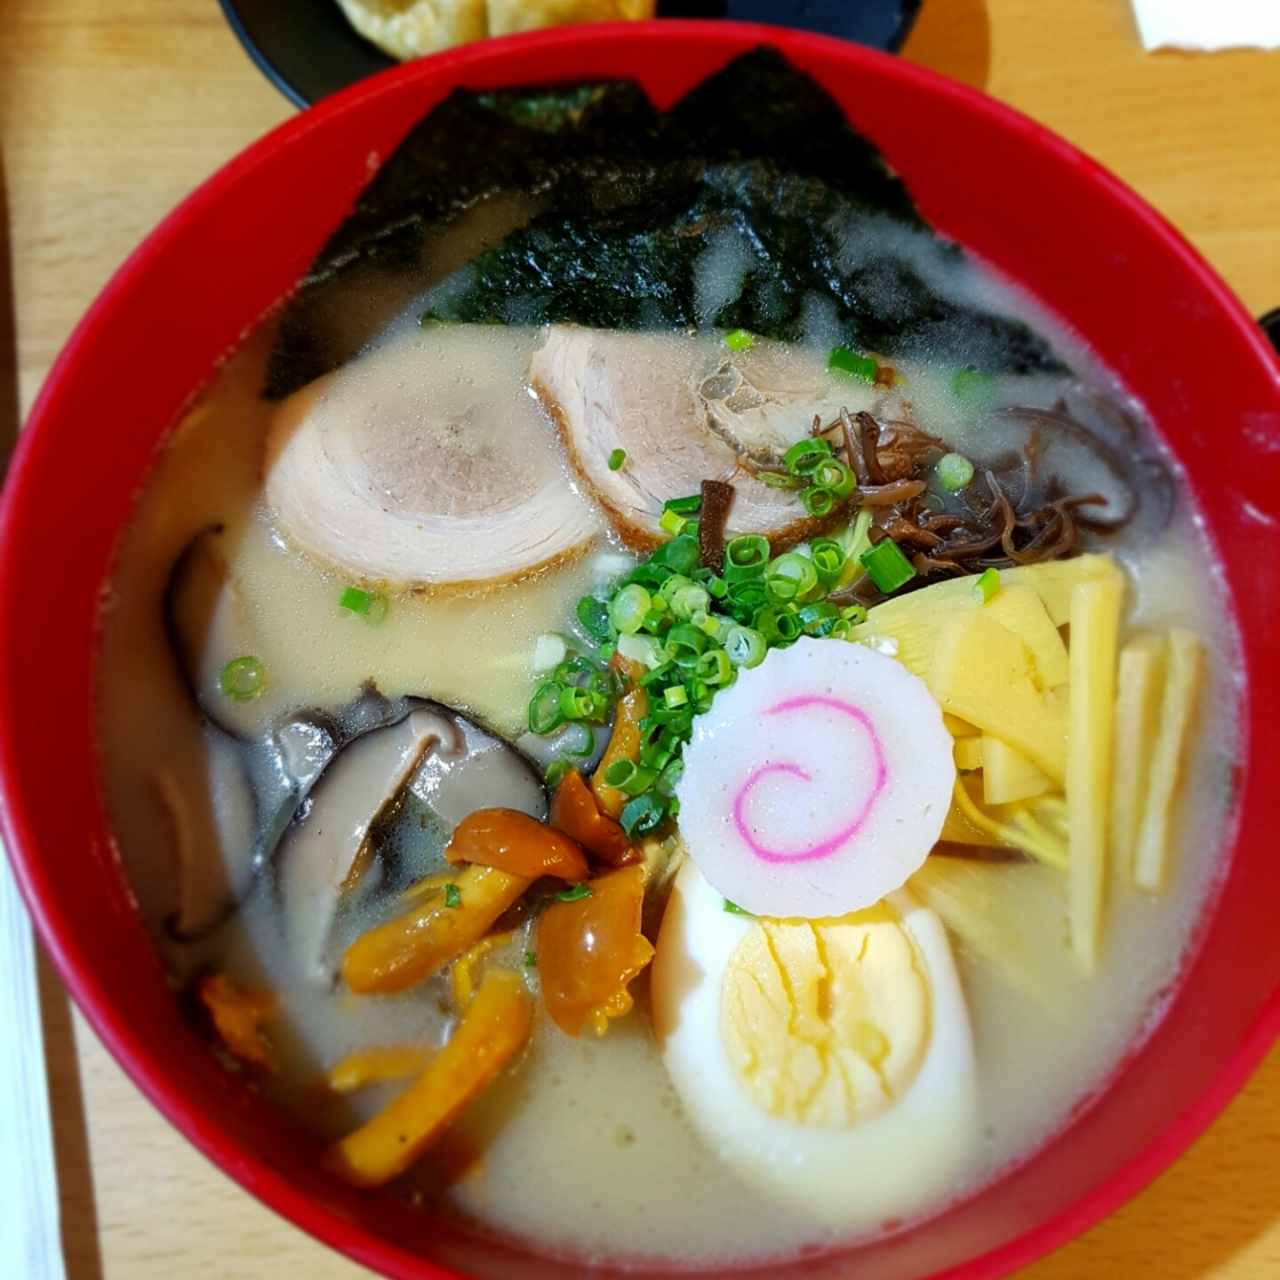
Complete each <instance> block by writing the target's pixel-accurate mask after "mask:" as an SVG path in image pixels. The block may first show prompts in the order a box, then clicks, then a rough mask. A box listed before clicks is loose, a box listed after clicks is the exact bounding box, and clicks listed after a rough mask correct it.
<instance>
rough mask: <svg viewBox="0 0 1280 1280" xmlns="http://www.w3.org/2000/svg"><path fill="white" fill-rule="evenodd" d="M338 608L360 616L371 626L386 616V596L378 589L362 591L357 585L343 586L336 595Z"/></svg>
mask: <svg viewBox="0 0 1280 1280" xmlns="http://www.w3.org/2000/svg"><path fill="white" fill-rule="evenodd" d="M338 608H339V609H345V610H346V611H347V612H348V613H354V614H356V615H358V616H359V617H362V618H363V619H364V620H365V621H366V622H367V623H368V624H369V625H370V626H371V627H376V626H378V625H379V624H380V623H382V622H383V621H384V620H385V618H386V616H387V609H388V605H387V597H386V596H384V595H383V594H382V593H381V592H378V591H362V590H361V589H360V588H359V587H345V588H344V589H343V591H342V594H341V595H340V596H339V597H338Z"/></svg>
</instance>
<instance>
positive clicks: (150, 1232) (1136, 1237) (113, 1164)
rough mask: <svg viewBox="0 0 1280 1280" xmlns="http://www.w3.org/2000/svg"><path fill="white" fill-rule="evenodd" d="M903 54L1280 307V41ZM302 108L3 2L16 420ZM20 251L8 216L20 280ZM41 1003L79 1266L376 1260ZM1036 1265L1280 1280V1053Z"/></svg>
mask: <svg viewBox="0 0 1280 1280" xmlns="http://www.w3.org/2000/svg"><path fill="white" fill-rule="evenodd" d="M321 2H323V0H317V3H321ZM1273 2H1275V0H1258V3H1273ZM905 55H906V56H907V57H908V58H911V59H913V60H916V61H919V62H922V63H925V64H927V65H930V66H933V67H935V68H937V69H939V70H942V71H945V72H947V73H949V74H951V75H953V76H955V77H957V78H959V79H961V80H964V81H966V82H968V83H970V84H973V85H977V86H979V87H982V88H985V89H986V90H987V91H988V92H989V93H991V94H993V95H994V96H996V97H997V98H1001V99H1003V100H1005V101H1007V102H1010V103H1012V104H1013V105H1015V106H1017V107H1018V108H1020V109H1021V110H1023V111H1024V112H1026V113H1028V114H1029V115H1031V116H1033V117H1035V118H1036V119H1038V120H1041V121H1043V122H1044V123H1046V124H1048V125H1049V126H1050V127H1052V128H1054V129H1056V130H1058V131H1059V132H1060V133H1062V134H1064V135H1065V136H1066V137H1067V138H1069V139H1071V140H1072V141H1073V142H1075V143H1077V144H1078V145H1080V146H1081V147H1083V148H1084V149H1085V150H1087V151H1089V152H1091V153H1092V154H1093V155H1094V156H1096V157H1097V158H1098V159H1099V160H1101V161H1102V162H1103V163H1104V164H1106V165H1108V166H1109V167H1110V168H1112V169H1113V170H1115V171H1116V172H1117V173H1118V174H1120V176H1121V177H1123V178H1125V179H1126V180H1127V181H1128V182H1130V183H1131V184H1132V185H1133V186H1135V187H1136V188H1137V189H1138V190H1139V191H1140V192H1141V193H1142V194H1143V195H1145V196H1146V197H1147V198H1148V199H1149V200H1150V201H1151V202H1152V203H1153V204H1154V205H1155V206H1156V207H1157V208H1159V209H1160V210H1162V211H1163V212H1164V213H1165V214H1166V215H1167V216H1168V217H1169V218H1170V219H1171V220H1172V221H1173V222H1174V223H1175V224H1176V225H1177V226H1179V227H1180V228H1181V229H1182V230H1183V231H1184V232H1185V233H1186V234H1187V235H1188V236H1189V237H1190V238H1191V240H1192V241H1194V242H1195V244H1196V245H1197V246H1198V247H1199V248H1200V249H1201V250H1202V251H1203V252H1204V254H1205V255H1206V256H1207V257H1208V258H1209V260H1210V261H1211V262H1213V263H1214V264H1215V265H1216V266H1217V268H1218V269H1219V270H1220V271H1221V272H1222V274H1223V275H1224V276H1225V277H1226V279H1227V280H1228V282H1229V283H1230V284H1231V285H1232V286H1233V287H1234V288H1235V289H1236V291H1237V292H1238V293H1239V294H1240V296H1241V297H1242V298H1243V299H1244V302H1245V304H1246V305H1247V306H1248V307H1249V308H1250V309H1251V310H1252V311H1253V312H1254V313H1255V314H1259V313H1261V312H1262V311H1264V310H1267V309H1268V308H1270V307H1273V306H1280V54H1269V55H1264V54H1260V53H1252V52H1244V51H1241V52H1230V53H1224V54H1214V55H1208V56H1192V55H1180V54H1167V53H1166V54H1158V55H1146V54H1143V53H1142V51H1141V49H1140V46H1139V44H1138V41H1137V35H1136V31H1135V29H1134V27H1133V22H1132V18H1131V16H1130V12H1129V7H1128V3H1127V0H1070V2H1069V3H1054V2H1052V0H987V2H986V3H985V4H984V3H983V0H926V4H925V13H924V16H923V18H922V20H921V22H920V25H919V26H918V27H917V29H916V32H915V34H914V35H913V36H912V39H911V41H910V42H909V44H908V46H907V48H906V50H905ZM290 113H291V108H290V107H289V106H288V105H287V104H286V103H285V102H284V101H283V100H282V99H281V98H280V97H279V96H278V95H277V93H276V91H275V90H274V89H272V88H271V87H270V86H269V85H268V84H267V82H266V81H265V80H264V79H263V78H262V77H261V76H260V75H259V74H258V72H257V71H256V70H255V69H254V67H253V66H252V65H251V64H250V62H249V61H248V59H247V58H246V57H245V56H244V54H243V53H242V52H241V50H240V49H239V47H238V46H237V45H236V43H235V41H234V39H233V37H232V36H231V34H230V32H229V30H228V29H227V27H226V25H225V24H224V22H223V20H222V17H221V15H220V13H219V11H218V8H217V5H216V4H215V2H214V0H163V2H162V3H157V2H156V0H5V3H3V4H2V5H0V197H3V199H0V212H2V211H3V210H2V206H3V203H4V202H5V201H6V200H7V205H8V225H9V232H8V246H7V247H8V256H9V257H10V259H11V263H12V267H11V272H12V293H13V296H14V302H15V311H16V325H14V327H15V328H16V339H17V390H16V395H15V392H14V388H13V385H12V373H13V370H12V368H11V367H10V365H9V363H8V361H7V357H6V356H5V355H4V354H3V352H4V348H5V346H6V345H7V343H6V341H5V339H6V336H7V332H6V331H7V330H8V329H9V327H10V326H11V325H12V324H13V319H12V317H11V316H9V315H8V314H6V312H7V308H6V307H5V306H3V302H4V294H5V290H4V288H3V287H0V431H3V432H6V433H8V432H11V431H12V430H13V429H14V427H15V425H16V419H17V416H18V415H17V412H16V410H17V406H18V405H20V406H21V410H22V411H23V412H25V409H26V407H27V406H28V405H29V404H30V402H31V399H32V397H33V396H34V394H35V392H36V390H37V388H38V387H39V384H40V381H41V379H42V378H43V376H44V374H45V372H46V370H47V368H48V366H49V363H50V361H51V360H52V359H53V357H54V355H55V354H56V353H57V350H58V348H59V347H60V346H61V344H62V342H63V340H64V339H65V338H66V336H67V334H68V333H69V331H70V329H71V327H72V325H73V324H74V323H75V321H76V319H77V317H78V316H79V315H80V313H81V311H82V310H83V309H84V307H85V306H86V304H87V303H88V302H89V301H90V299H91V298H92V297H93V295H94V294H95V293H96V292H97V291H98V289H99V288H100V287H101V285H102V284H103V283H104V281H105V280H106V279H107V276H108V274H109V273H110V272H111V271H112V270H114V268H115V267H116V265H117V264H118V263H119V262H120V260H121V259H122V258H123V257H124V255H125V254H126V253H127V252H128V251H129V250H130V249H131V248H132V247H133V245H134V244H135V243H136V242H137V241H138V240H139V238H140V237H141V236H142V235H143V234H144V233H145V232H147V231H148V230H149V229H150V228H151V227H152V226H153V225H154V223H155V222H156V221H157V220H158V219H159V218H160V217H161V216H162V215H163V214H164V213H165V212H167V211H168V209H169V208H170V207H171V206H172V205H174V204H175V203H176V202H177V201H178V200H179V199H180V198H181V197H182V196H184V195H185V194H186V193H187V192H188V191H189V190H190V189H191V188H192V187H193V186H194V185H196V183H197V182H199V181H200V180H201V179H203V178H204V177H206V176H207V175H208V174H209V173H211V172H212V171H213V169H214V168H215V167H216V166H218V165H219V164H221V163H222V162H223V161H224V160H226V159H227V158H228V157H230V156H231V155H232V154H234V153H235V152H236V151H238V150H239V149H240V148H241V147H243V146H244V145H245V144H246V143H248V142H250V141H251V140H252V139H254V138H256V137H257V136H258V135H259V134H261V133H262V132H264V131H265V130H266V129H268V128H269V127H270V126H272V125H274V124H276V123H278V122H279V121H281V120H284V119H285V118H286V117H287V116H288V115H289V114H290ZM1034 200H1035V193H1034V192H1028V216H1032V217H1033V216H1034ZM3 221H4V220H3V218H0V228H2V225H3ZM5 247H6V246H5V242H4V235H3V231H2V230H0V286H2V285H3V283H4V276H5V261H4V259H5V252H4V250H5ZM1082 252H1087V246H1082ZM43 994H44V1010H45V1017H46V1036H47V1041H48V1058H49V1075H50V1081H51V1087H52V1093H53V1099H54V1106H55V1112H56V1141H57V1146H58V1157H59V1169H60V1175H61V1180H62V1197H63V1201H62V1212H63V1216H64V1235H65V1237H66V1246H67V1257H68V1263H69V1271H70V1274H71V1276H72V1277H73V1280H97V1278H98V1277H101V1276H106V1277H109V1278H110V1280H172V1278H173V1277H180V1276H186V1275H192V1274H197V1273H198V1274H205V1275H212V1276H216V1277H219V1280H278V1278H279V1277H280V1276H282V1275H289V1276H306V1277H307V1278H308V1280H327V1278H328V1277H339V1276H343V1277H352V1276H356V1275H359V1274H361V1269H360V1268H358V1267H356V1266H354V1265H353V1264H351V1263H348V1262H346V1261H345V1260H343V1259H341V1258H339V1257H338V1256H337V1255H336V1254H333V1253H330V1252H328V1251H327V1250H326V1249H324V1248H323V1247H321V1246H320V1245H318V1244H316V1243H314V1242H313V1241H311V1240H310V1239H309V1238H307V1237H305V1236H304V1235H302V1233H300V1232H298V1231H297V1230H295V1229H294V1228H292V1227H291V1226H289V1225H288V1224H286V1223H285V1222H283V1221H281V1220H280V1219H278V1218H276V1217H275V1216H274V1215H273V1214H271V1213H270V1212H268V1211H267V1210H266V1209H264V1208H262V1207H261V1206H260V1205H259V1204H258V1203H257V1202H256V1201H254V1200H252V1199H251V1198H250V1197H249V1196H247V1195H246V1194H245V1193H244V1192H242V1191H241V1190H240V1189H239V1188H238V1187H237V1186H235V1185H234V1184H233V1183H232V1182H230V1181H229V1180H228V1179H227V1178H225V1177H224V1176H223V1175H222V1174H221V1173H220V1172H218V1171H217V1170H216V1169H214V1168H213V1167H212V1166H211V1165H209V1164H207V1163H206V1162H205V1161H204V1159H203V1158H202V1157H200V1156H199V1155H197V1154H196V1153H195V1151H194V1150H193V1149H191V1148H190V1147H188V1146H187V1144H186V1142H185V1141H184V1140H183V1139H182V1138H180V1137H179V1136H178V1134H177V1133H176V1132H174V1131H173V1130H171V1129H170V1128H169V1127H168V1125H167V1124H166V1123H165V1122H164V1121H162V1120H161V1119H160V1117H159V1115H158V1114H156V1113H155V1112H153V1111H152V1109H151V1108H150V1106H149V1104H147V1103H146V1102H145V1101H144V1100H143V1098H142V1097H141V1095H140V1094H138V1093H137V1092H136V1090H135V1089H134V1088H133V1086H132V1085H131V1084H130V1083H129V1081H128V1080H127V1079H126V1078H125V1076H124V1075H123V1074H122V1073H121V1071H120V1069H119V1068H118V1067H117V1066H116V1065H115V1063H114V1061H113V1060H112V1059H111V1058H109V1057H108V1055H107V1054H106V1052H105V1050H104V1049H103V1048H102V1047H101V1045H100V1044H99V1043H98V1042H97V1040H96V1038H95V1037H94V1035H93V1033H92V1032H91V1031H89V1030H88V1028H87V1027H86V1025H85V1024H84V1022H83V1021H82V1020H81V1019H80V1017H79V1015H78V1014H76V1013H75V1012H74V1011H72V1010H71V1009H70V1008H69V1006H68V1004H67V1002H66V998H65V996H64V995H63V993H62V991H61V988H60V986H59V984H58V981H57V979H56V978H55V977H54V976H52V974H51V973H50V972H48V971H47V970H46V973H45V983H44V993H43ZM0 1033H3V1032H2V1029H0ZM1023 1276H1024V1278H1025V1280H1081V1278H1082V1277H1106V1278H1108V1280H1110V1278H1111V1277H1129V1276H1144V1277H1152V1280H1207V1278H1210V1277H1211V1278H1212V1280H1274V1278H1275V1277H1280V1053H1273V1054H1272V1056H1271V1058H1270V1059H1269V1060H1268V1062H1267V1063H1266V1064H1265V1065H1264V1067H1263V1068H1262V1069H1261V1070H1260V1071H1259V1072H1258V1074H1257V1075H1256V1076H1255V1077H1254V1079H1253V1080H1252V1082H1251V1083H1250V1084H1249V1086H1248V1087H1247V1088H1246V1089H1245V1091H1244V1092H1243V1093H1242V1094H1241V1095H1240V1097H1239V1098H1237V1099H1236V1101H1235V1102H1234V1103H1233V1104H1232V1105H1231V1107H1230V1108H1229V1109H1228V1111H1227V1112H1226V1113H1225V1114H1224V1115H1223V1116H1222V1117H1221V1118H1220V1119H1219V1120H1218V1121H1217V1123H1216V1124H1215V1125H1214V1126H1213V1128H1212V1129H1211V1130H1210V1132H1209V1133H1208V1134H1207V1135H1206V1136H1205V1137H1204V1138H1203V1139H1202V1140H1201V1141H1200V1142H1199V1143H1197V1144H1196V1146H1195V1147H1194V1149H1193V1150H1192V1151H1191V1152H1190V1153H1189V1154H1188V1155H1187V1156H1186V1157H1185V1158H1184V1159H1183V1160H1182V1161H1181V1162H1179V1164H1178V1165H1177V1166H1176V1167H1175V1168H1173V1169H1172V1170H1171V1171H1170V1172H1168V1173H1166V1174H1165V1175H1164V1176H1163V1177H1162V1178H1160V1179H1159V1180H1158V1181H1157V1182H1156V1183H1155V1184H1153V1185H1152V1186H1151V1187H1150V1188H1149V1189H1147V1190H1146V1191H1145V1192H1143V1193H1142V1194H1141V1195H1140V1196H1138V1197H1137V1198H1136V1199H1135V1200H1134V1201H1132V1203H1130V1204H1129V1205H1128V1206H1126V1207H1125V1208H1123V1209H1122V1210H1120V1212H1118V1213H1117V1214H1115V1215H1114V1216H1113V1217H1112V1218H1110V1219H1109V1220H1108V1221H1106V1222H1104V1223H1103V1224H1101V1225H1100V1226H1098V1227H1096V1228H1095V1229H1094V1230H1093V1231H1091V1232H1089V1233H1088V1234H1087V1235H1086V1236H1084V1237H1083V1238H1082V1239H1080V1240H1077V1241H1075V1242H1074V1243H1072V1244H1070V1245H1068V1246H1067V1247H1066V1248H1064V1249H1062V1250H1061V1251H1059V1252H1058V1253H1057V1254H1056V1255H1054V1256H1053V1257H1051V1258H1048V1259H1046V1260H1044V1261H1042V1262H1040V1263H1038V1264H1036V1265H1035V1266H1032V1267H1030V1268H1029V1269H1027V1270H1026V1271H1025V1272H1024V1273H1023ZM4 1280H10V1278H9V1277H5V1278H4ZM13 1280H19V1278H17V1277H15V1278H13Z"/></svg>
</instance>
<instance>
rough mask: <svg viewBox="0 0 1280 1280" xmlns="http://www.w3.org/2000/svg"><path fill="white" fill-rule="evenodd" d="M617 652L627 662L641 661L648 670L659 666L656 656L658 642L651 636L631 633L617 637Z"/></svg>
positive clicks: (660, 661)
mask: <svg viewBox="0 0 1280 1280" xmlns="http://www.w3.org/2000/svg"><path fill="white" fill-rule="evenodd" d="M618 652H619V653H620V654H622V656H623V657H624V658H626V659H627V661H628V662H640V663H643V664H644V665H645V666H646V667H648V668H649V670H650V671H652V670H653V668H654V667H657V666H661V665H662V660H661V658H660V657H659V656H658V644H657V641H656V640H654V639H653V638H652V637H651V636H641V635H631V636H619V637H618Z"/></svg>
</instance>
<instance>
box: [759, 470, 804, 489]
mask: <svg viewBox="0 0 1280 1280" xmlns="http://www.w3.org/2000/svg"><path fill="white" fill-rule="evenodd" d="M756 479H757V480H759V481H760V483H761V484H767V485H768V486H769V488H771V489H803V488H804V477H803V476H793V475H791V474H790V473H789V472H786V471H757V472H756Z"/></svg>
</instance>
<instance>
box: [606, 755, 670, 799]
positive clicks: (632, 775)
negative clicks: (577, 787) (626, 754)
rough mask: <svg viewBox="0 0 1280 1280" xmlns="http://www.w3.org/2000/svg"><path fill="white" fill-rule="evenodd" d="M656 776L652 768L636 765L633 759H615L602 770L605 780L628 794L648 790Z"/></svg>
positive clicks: (636, 794) (637, 793)
mask: <svg viewBox="0 0 1280 1280" xmlns="http://www.w3.org/2000/svg"><path fill="white" fill-rule="evenodd" d="M657 776H658V775H657V772H656V771H655V770H654V769H647V768H645V767H644V766H643V765H638V764H636V762H635V761H634V760H615V761H614V762H613V763H612V764H611V765H610V766H609V767H608V768H607V769H606V770H605V771H604V780H605V782H607V783H608V784H609V786H611V787H615V788H616V789H617V790H619V791H621V792H622V793H623V794H624V795H628V796H638V795H639V794H640V793H641V792H642V791H648V789H649V788H650V787H651V786H653V783H654V780H655V779H656V778H657Z"/></svg>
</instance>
